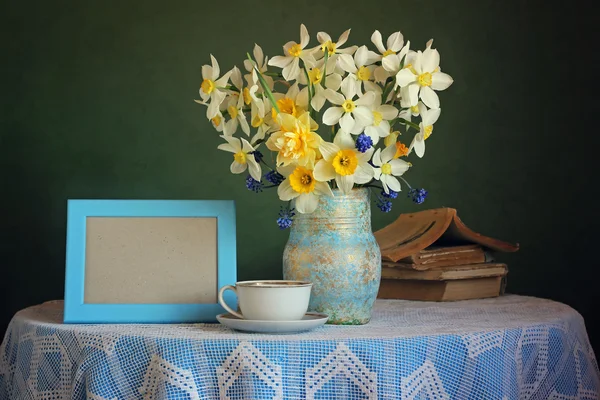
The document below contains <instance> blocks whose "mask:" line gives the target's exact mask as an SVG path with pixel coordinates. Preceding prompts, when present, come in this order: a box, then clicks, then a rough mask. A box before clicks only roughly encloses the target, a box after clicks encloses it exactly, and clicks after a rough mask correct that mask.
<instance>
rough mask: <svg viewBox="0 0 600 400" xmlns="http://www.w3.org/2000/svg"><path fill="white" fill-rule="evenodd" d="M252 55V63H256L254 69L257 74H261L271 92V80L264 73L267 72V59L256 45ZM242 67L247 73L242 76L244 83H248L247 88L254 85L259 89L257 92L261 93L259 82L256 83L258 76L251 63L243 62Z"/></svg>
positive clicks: (248, 61)
mask: <svg viewBox="0 0 600 400" xmlns="http://www.w3.org/2000/svg"><path fill="white" fill-rule="evenodd" d="M253 54H254V61H255V62H256V68H258V70H259V72H260V73H261V74H262V76H263V78H264V80H265V82H266V83H267V86H268V87H269V89H270V90H273V85H274V82H273V78H271V77H270V76H268V75H265V72H267V69H268V68H267V65H268V64H267V63H268V61H269V57H267V56H265V55H264V53H263V50H262V48H261V47H260V46H259V45H257V44H256V43H255V44H254V50H253ZM244 67H245V68H246V71H248V74H246V75H244V78H245V79H246V82H248V86H250V87H252V86H255V85H256V86H258V87H259V91H262V87H261V86H260V82H259V81H258V75H256V71H255V70H254V65H253V63H252V61H250V60H244Z"/></svg>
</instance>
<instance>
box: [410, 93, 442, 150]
mask: <svg viewBox="0 0 600 400" xmlns="http://www.w3.org/2000/svg"><path fill="white" fill-rule="evenodd" d="M441 112H442V109H441V108H432V109H430V110H428V109H427V107H425V104H423V103H421V102H419V114H420V115H421V123H420V124H419V133H417V134H416V135H415V137H414V138H413V141H412V142H411V144H410V147H409V149H408V151H409V152H411V151H412V150H413V149H414V150H415V153H416V154H417V156H419V157H423V155H424V154H425V140H427V138H429V136H431V134H432V132H433V124H435V123H436V122H437V120H438V118H439V117H440V114H441Z"/></svg>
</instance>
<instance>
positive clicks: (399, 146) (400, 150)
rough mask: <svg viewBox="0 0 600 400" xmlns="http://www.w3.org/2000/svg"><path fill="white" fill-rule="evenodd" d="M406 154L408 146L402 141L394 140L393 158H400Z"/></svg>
mask: <svg viewBox="0 0 600 400" xmlns="http://www.w3.org/2000/svg"><path fill="white" fill-rule="evenodd" d="M406 155H408V147H406V145H405V144H404V143H402V142H396V154H394V158H400V157H404V156H406Z"/></svg>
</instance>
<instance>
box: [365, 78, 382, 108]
mask: <svg viewBox="0 0 600 400" xmlns="http://www.w3.org/2000/svg"><path fill="white" fill-rule="evenodd" d="M363 84H364V85H365V92H375V93H376V94H378V95H379V97H381V94H382V92H383V89H382V88H381V86H379V85H378V84H376V83H375V82H371V81H364V82H363ZM380 103H381V101H380Z"/></svg>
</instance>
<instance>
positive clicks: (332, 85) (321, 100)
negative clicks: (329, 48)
mask: <svg viewBox="0 0 600 400" xmlns="http://www.w3.org/2000/svg"><path fill="white" fill-rule="evenodd" d="M324 63H325V59H321V60H319V61H317V63H316V65H315V66H314V67H312V68H308V80H307V79H306V76H305V75H301V76H300V78H299V79H298V82H300V84H302V85H307V86H306V87H305V88H303V89H302V90H301V91H300V93H301V101H304V99H308V81H309V80H310V83H311V84H312V85H313V88H314V91H315V93H314V94H313V96H312V100H311V101H310V105H311V106H312V108H314V109H315V110H316V111H321V108H323V105H324V104H325V100H327V97H326V96H325V90H326V89H331V90H333V91H338V90H339V89H340V86H341V84H342V76H341V75H340V74H338V73H336V72H334V71H335V69H333V70H331V71H329V70H327V72H326V73H327V77H326V79H325V87H323V78H324V75H323V74H324V73H325V70H324V68H323V65H324Z"/></svg>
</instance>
